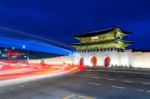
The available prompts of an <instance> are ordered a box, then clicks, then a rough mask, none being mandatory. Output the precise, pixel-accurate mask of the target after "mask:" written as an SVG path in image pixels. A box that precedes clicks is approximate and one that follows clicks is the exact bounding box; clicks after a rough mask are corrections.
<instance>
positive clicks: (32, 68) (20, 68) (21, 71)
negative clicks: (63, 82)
mask: <svg viewBox="0 0 150 99" xmlns="http://www.w3.org/2000/svg"><path fill="white" fill-rule="evenodd" d="M0 64H1V69H0V81H2V80H10V79H15V78H22V77H31V76H37V75H46V74H54V73H61V72H67V71H68V72H76V71H83V70H86V67H85V66H78V65H50V64H27V63H17V62H14V63H12V62H11V61H0Z"/></svg>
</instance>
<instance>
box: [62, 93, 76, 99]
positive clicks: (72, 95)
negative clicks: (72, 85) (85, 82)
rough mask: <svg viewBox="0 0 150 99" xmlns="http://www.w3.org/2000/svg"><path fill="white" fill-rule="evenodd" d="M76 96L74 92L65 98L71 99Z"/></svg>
mask: <svg viewBox="0 0 150 99" xmlns="http://www.w3.org/2000/svg"><path fill="white" fill-rule="evenodd" d="M74 96H75V95H74V94H71V95H69V96H66V97H64V98H63V99H69V98H71V97H74Z"/></svg>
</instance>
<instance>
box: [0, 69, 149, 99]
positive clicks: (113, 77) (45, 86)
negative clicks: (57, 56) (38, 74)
mask: <svg viewBox="0 0 150 99" xmlns="http://www.w3.org/2000/svg"><path fill="white" fill-rule="evenodd" d="M0 99H150V78H149V76H146V75H141V74H138V75H137V74H136V73H124V72H114V71H112V72H111V71H109V72H108V70H87V71H84V72H77V73H73V74H69V75H65V76H61V77H55V78H44V79H41V80H36V81H30V82H26V83H20V84H16V85H14V84H13V85H9V86H2V87H0Z"/></svg>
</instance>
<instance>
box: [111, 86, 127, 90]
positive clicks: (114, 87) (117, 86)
mask: <svg viewBox="0 0 150 99" xmlns="http://www.w3.org/2000/svg"><path fill="white" fill-rule="evenodd" d="M111 87H112V88H118V89H125V87H120V86H111Z"/></svg>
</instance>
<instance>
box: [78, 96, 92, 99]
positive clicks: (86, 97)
mask: <svg viewBox="0 0 150 99" xmlns="http://www.w3.org/2000/svg"><path fill="white" fill-rule="evenodd" d="M78 97H79V98H81V99H94V98H91V97H88V96H78Z"/></svg>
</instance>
